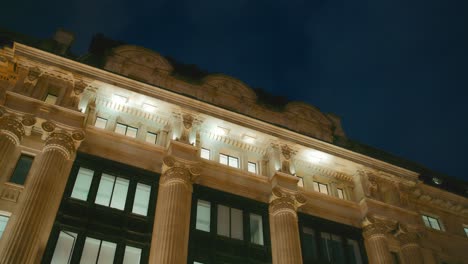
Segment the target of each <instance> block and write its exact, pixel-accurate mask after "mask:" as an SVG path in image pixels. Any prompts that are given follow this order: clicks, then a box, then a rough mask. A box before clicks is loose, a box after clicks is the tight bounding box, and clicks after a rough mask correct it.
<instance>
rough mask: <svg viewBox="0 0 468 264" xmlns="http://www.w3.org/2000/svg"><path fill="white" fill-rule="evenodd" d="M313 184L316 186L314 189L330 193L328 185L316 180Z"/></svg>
mask: <svg viewBox="0 0 468 264" xmlns="http://www.w3.org/2000/svg"><path fill="white" fill-rule="evenodd" d="M313 186H314V191H316V192H320V193H323V194H328V186H327V185H326V184H323V183H320V182H316V181H314V182H313Z"/></svg>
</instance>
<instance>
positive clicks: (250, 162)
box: [247, 161, 258, 174]
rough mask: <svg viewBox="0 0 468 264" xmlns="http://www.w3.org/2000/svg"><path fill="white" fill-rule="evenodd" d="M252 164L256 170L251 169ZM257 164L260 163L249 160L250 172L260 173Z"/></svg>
mask: <svg viewBox="0 0 468 264" xmlns="http://www.w3.org/2000/svg"><path fill="white" fill-rule="evenodd" d="M250 165H253V166H254V169H255V171H251V170H250ZM257 165H258V164H257V162H253V161H248V162H247V171H248V172H250V173H254V174H258V166H257Z"/></svg>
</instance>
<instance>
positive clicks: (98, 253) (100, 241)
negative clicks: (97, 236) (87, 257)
mask: <svg viewBox="0 0 468 264" xmlns="http://www.w3.org/2000/svg"><path fill="white" fill-rule="evenodd" d="M101 246H102V240H99V248H98V252H97V256H96V263H95V264H98V260H99V255H100V254H101Z"/></svg>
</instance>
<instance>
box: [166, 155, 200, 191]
mask: <svg viewBox="0 0 468 264" xmlns="http://www.w3.org/2000/svg"><path fill="white" fill-rule="evenodd" d="M200 174H201V169H200V167H198V166H197V164H195V163H194V164H187V163H184V162H182V161H178V160H177V159H175V158H174V157H171V156H166V157H164V158H163V174H162V177H161V180H160V183H161V184H170V183H174V182H179V183H182V184H184V185H186V186H187V187H188V188H191V186H192V182H194V181H195V179H196V178H197V177H198V176H199V175H200Z"/></svg>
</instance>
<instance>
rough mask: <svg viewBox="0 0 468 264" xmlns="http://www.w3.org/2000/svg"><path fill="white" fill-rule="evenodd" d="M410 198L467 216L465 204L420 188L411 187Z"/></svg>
mask: <svg viewBox="0 0 468 264" xmlns="http://www.w3.org/2000/svg"><path fill="white" fill-rule="evenodd" d="M410 198H412V199H414V200H416V201H418V202H421V203H423V204H426V205H428V206H433V207H436V208H440V209H443V210H446V211H449V212H452V213H455V214H461V215H463V216H464V217H468V207H466V205H463V204H461V203H460V202H457V201H455V200H449V199H446V198H440V197H438V196H435V195H431V194H429V193H428V192H425V191H423V190H422V189H421V188H417V187H416V188H413V189H412V192H411V193H410Z"/></svg>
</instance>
